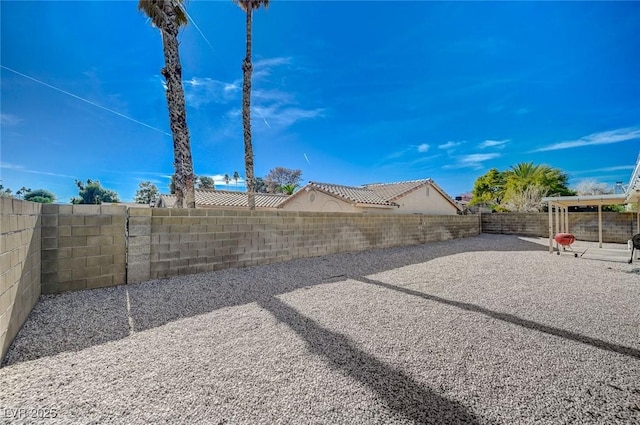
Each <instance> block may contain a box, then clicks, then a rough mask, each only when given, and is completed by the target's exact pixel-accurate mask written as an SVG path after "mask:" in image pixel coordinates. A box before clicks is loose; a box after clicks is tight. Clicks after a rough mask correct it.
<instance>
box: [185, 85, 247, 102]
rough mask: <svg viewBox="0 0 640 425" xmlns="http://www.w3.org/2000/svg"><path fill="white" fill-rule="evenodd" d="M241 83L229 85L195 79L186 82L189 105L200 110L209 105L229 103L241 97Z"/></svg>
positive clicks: (186, 97) (186, 98)
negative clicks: (201, 107)
mask: <svg viewBox="0 0 640 425" xmlns="http://www.w3.org/2000/svg"><path fill="white" fill-rule="evenodd" d="M240 92H241V90H240V81H239V80H238V81H233V82H231V83H227V82H224V81H218V80H214V79H212V78H199V77H193V78H191V79H190V80H185V81H184V97H185V100H186V102H187V105H189V106H193V107H195V108H199V107H200V106H202V105H206V104H208V103H220V104H224V103H229V102H232V101H234V100H237V99H238V96H239V95H240Z"/></svg>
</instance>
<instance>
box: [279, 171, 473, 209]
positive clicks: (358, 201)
mask: <svg viewBox="0 0 640 425" xmlns="http://www.w3.org/2000/svg"><path fill="white" fill-rule="evenodd" d="M278 209H282V210H285V211H315V212H353V213H364V212H372V213H383V214H384V213H386V214H431V215H456V214H459V213H460V212H461V208H460V205H459V204H458V203H456V202H455V201H454V200H453V199H452V198H451V197H450V196H449V195H447V194H446V193H445V191H444V190H442V188H440V187H439V186H438V185H437V184H436V183H435V182H434V181H433V180H432V179H422V180H412V181H404V182H397V183H376V184H366V185H363V186H342V185H337V184H331V183H318V182H309V183H308V184H307V185H306V186H304V187H303V188H301V189H300V190H298V191H297V192H296V193H294V194H293V195H291V196H289V197H288V198H287V199H285V200H284V201H282V202H281V203H280V205H279V206H278Z"/></svg>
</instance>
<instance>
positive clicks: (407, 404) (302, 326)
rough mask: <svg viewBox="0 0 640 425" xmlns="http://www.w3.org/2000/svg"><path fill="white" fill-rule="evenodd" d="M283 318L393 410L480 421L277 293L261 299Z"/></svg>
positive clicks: (443, 420) (428, 418)
mask: <svg viewBox="0 0 640 425" xmlns="http://www.w3.org/2000/svg"><path fill="white" fill-rule="evenodd" d="M258 304H259V305H260V307H262V308H264V309H266V310H268V311H269V312H271V314H273V316H274V317H275V318H276V319H277V320H279V321H280V322H282V323H284V324H286V325H287V326H288V327H289V328H291V330H293V331H294V332H296V333H297V334H298V336H300V337H301V338H302V339H304V340H305V341H306V343H307V345H308V347H309V351H310V352H311V353H314V354H318V355H320V356H322V357H324V358H325V359H326V360H328V361H329V362H330V363H331V365H332V366H333V367H334V368H337V369H339V370H340V371H342V372H344V373H346V374H347V375H349V376H350V377H352V378H354V379H356V380H357V381H358V382H360V383H362V384H364V385H366V386H367V387H369V388H370V389H371V390H373V391H375V393H376V394H377V395H378V396H379V397H380V398H381V399H382V400H383V402H384V404H385V405H386V406H387V408H389V409H390V410H393V411H394V412H396V413H397V414H400V415H403V416H405V417H406V418H408V419H409V420H411V421H413V422H414V423H416V424H470V425H473V424H479V423H480V421H479V420H478V418H477V417H476V416H474V415H473V414H472V413H470V412H468V411H467V410H466V409H465V408H464V407H463V406H462V405H461V404H460V403H457V402H455V401H453V400H449V399H447V398H445V397H442V396H441V395H438V394H437V393H435V392H434V391H433V390H431V389H430V388H429V387H427V386H425V385H423V384H421V383H420V382H417V381H415V380H414V379H413V378H412V377H411V376H409V375H407V374H405V373H404V372H402V371H400V370H397V369H394V368H393V367H391V366H390V365H387V364H385V363H383V362H381V361H380V360H378V359H376V358H375V357H373V356H371V355H369V354H367V353H365V352H363V351H362V350H360V349H358V348H357V347H356V344H355V343H353V342H352V341H351V340H350V339H349V338H348V337H346V336H344V335H342V334H340V333H337V332H332V331H329V330H328V329H325V328H323V327H322V326H320V325H319V324H318V323H316V322H315V321H314V320H312V319H310V318H308V317H306V316H304V315H303V314H301V313H300V312H298V311H297V310H296V309H294V308H292V307H291V306H289V305H288V304H286V303H284V302H282V301H280V300H279V299H277V298H275V297H270V298H264V299H261V300H259V301H258Z"/></svg>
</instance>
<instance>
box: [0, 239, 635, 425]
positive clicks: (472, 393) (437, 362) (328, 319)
mask: <svg viewBox="0 0 640 425" xmlns="http://www.w3.org/2000/svg"><path fill="white" fill-rule="evenodd" d="M15 409H25V411H23V413H22V414H23V415H24V414H25V413H24V412H27V413H26V415H27V416H29V415H30V414H37V415H43V414H46V413H49V416H55V418H47V419H38V420H34V419H32V418H29V419H24V420H22V421H21V420H15V416H12V415H14V412H15ZM36 409H40V410H36ZM47 409H49V410H47ZM4 422H15V423H21V422H24V423H33V422H42V423H64V424H73V423H80V424H86V423H96V424H97V423H100V424H103V423H118V424H120V423H127V424H142V423H171V424H175V423H206V424H416V423H420V424H421V423H428V424H431V423H433V424H567V423H575V424H638V423H640V262H637V263H634V264H627V263H624V262H615V261H598V260H594V259H586V258H574V257H573V256H572V255H560V256H557V255H550V254H549V253H548V252H547V246H545V245H544V241H543V242H542V243H536V241H534V240H527V239H525V238H519V237H517V236H505V235H486V234H483V235H480V236H478V237H474V238H468V239H458V240H452V241H447V242H438V243H431V244H426V245H418V246H410V247H401V248H393V249H384V250H373V251H368V252H362V253H353V254H337V255H327V256H323V257H316V258H309V259H300V260H293V261H289V262H286V263H279V264H272V265H267V266H260V267H251V268H244V269H236V270H223V271H217V272H213V273H205V274H199V275H192V276H186V277H177V278H170V279H163V280H157V281H151V282H145V283H142V284H136V285H128V286H120V287H115V288H107V289H97V290H91V291H84V292H75V293H66V294H62V295H58V296H43V297H41V298H40V300H39V302H38V304H37V305H36V307H35V309H34V311H33V313H32V314H31V316H30V318H29V319H28V320H27V323H25V325H24V327H23V329H22V330H21V331H20V333H19V335H18V337H17V338H16V340H15V341H14V344H13V345H12V347H11V349H10V351H9V353H8V354H7V357H6V359H5V366H4V367H3V368H2V369H0V423H4Z"/></svg>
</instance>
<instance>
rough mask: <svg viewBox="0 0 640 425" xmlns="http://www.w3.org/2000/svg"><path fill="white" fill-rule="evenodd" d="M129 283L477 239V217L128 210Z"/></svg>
mask: <svg viewBox="0 0 640 425" xmlns="http://www.w3.org/2000/svg"><path fill="white" fill-rule="evenodd" d="M129 214H130V217H129V259H128V279H127V282H128V283H134V282H141V281H144V280H149V279H157V278H163V277H169V276H176V275H184V274H191V273H200V272H207V271H213V270H218V269H222V268H231V267H245V266H252V265H259V264H268V263H273V262H280V261H286V260H290V259H293V258H301V257H310V256H316V255H323V254H330V253H338V252H350V251H361V250H366V249H371V248H384V247H391V246H400V245H410V244H417V243H425V242H431V241H439V240H446V239H452V238H461V237H469V236H474V235H477V234H479V232H480V223H479V219H478V216H423V215H384V214H380V215H374V214H349V213H312V212H286V211H246V210H218V209H215V210H214V209H209V210H207V209H195V210H193V209H192V210H188V209H137V208H130V210H129Z"/></svg>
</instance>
